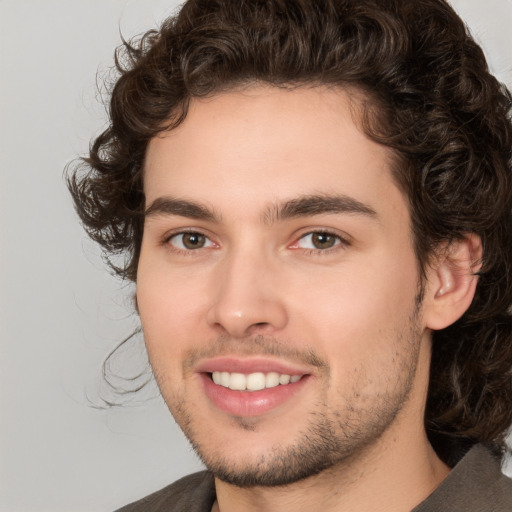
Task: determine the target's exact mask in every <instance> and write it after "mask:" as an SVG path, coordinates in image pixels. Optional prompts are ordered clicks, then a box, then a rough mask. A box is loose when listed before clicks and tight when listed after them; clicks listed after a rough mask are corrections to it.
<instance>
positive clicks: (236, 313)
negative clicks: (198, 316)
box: [207, 252, 288, 339]
mask: <svg viewBox="0 0 512 512" xmlns="http://www.w3.org/2000/svg"><path fill="white" fill-rule="evenodd" d="M276 274H279V272H278V269H276V268H275V265H272V264H271V263H270V262H269V261H268V260H266V259H265V257H264V256H263V255H259V256H258V255H254V254H250V255H249V254H247V252H246V253H242V252H239V253H238V254H231V255H230V256H229V257H228V258H226V259H225V260H224V261H223V262H222V263H220V264H219V268H218V269H217V271H216V275H215V277H214V281H215V283H214V286H213V289H214V293H213V296H212V301H211V307H210V308H209V310H208V313H207V321H208V323H209V325H211V326H212V327H214V328H215V329H217V330H218V331H221V333H222V334H227V335H229V336H230V337H232V338H237V339H243V338H246V337H248V336H251V335H255V334H272V333H275V332H277V331H279V330H281V329H283V328H284V327H285V326H286V324H287V323H288V314H287V311H286V307H285V303H284V300H283V298H284V297H283V291H284V290H283V289H282V287H280V286H279V284H278V279H277V277H278V276H277V275H276Z"/></svg>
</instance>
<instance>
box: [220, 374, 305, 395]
mask: <svg viewBox="0 0 512 512" xmlns="http://www.w3.org/2000/svg"><path fill="white" fill-rule="evenodd" d="M301 378H302V375H288V374H285V373H282V374H280V373H277V372H268V373H263V372H255V373H250V374H249V375H245V374H243V373H236V372H232V373H230V372H221V371H215V372H212V380H213V382H214V383H215V384H217V385H218V386H223V387H225V388H229V389H231V390H234V391H260V390H262V389H268V388H275V387H277V386H286V385H287V384H290V383H291V384H294V383H295V382H298V381H299V380H300V379H301Z"/></svg>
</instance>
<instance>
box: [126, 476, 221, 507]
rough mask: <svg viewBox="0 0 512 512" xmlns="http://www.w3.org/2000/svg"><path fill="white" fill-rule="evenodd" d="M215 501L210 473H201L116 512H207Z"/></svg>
mask: <svg viewBox="0 0 512 512" xmlns="http://www.w3.org/2000/svg"><path fill="white" fill-rule="evenodd" d="M214 501H215V485H214V479H213V476H212V475H211V473H209V472H208V471H201V472H199V473H194V474H192V475H188V476H186V477H184V478H181V479H180V480H177V481H176V482H174V483H173V484H171V485H168V486H167V487H164V488H163V489H160V490H159V491H157V492H154V493H153V494H150V495H149V496H146V497H145V498H142V499H141V500H139V501H136V502H134V503H131V504H130V505H126V506H124V507H122V508H120V509H118V510H117V511H116V512H185V511H186V512H209V511H210V509H211V507H212V505H213V502H214Z"/></svg>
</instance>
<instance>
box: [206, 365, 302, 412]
mask: <svg viewBox="0 0 512 512" xmlns="http://www.w3.org/2000/svg"><path fill="white" fill-rule="evenodd" d="M200 376H201V380H202V383H203V387H204V390H205V393H206V396H207V397H208V398H209V399H210V400H211V401H212V402H213V404H214V405H215V406H216V407H218V408H219V409H221V410H222V411H224V412H227V413H228V414H231V415H233V416H242V417H253V416H259V415H261V414H265V413H266V412H269V411H271V410H272V409H275V408H276V407H279V406H280V405H282V404H284V403H285V402H287V401H288V400H290V399H291V398H292V397H293V396H294V395H296V394H297V393H298V392H299V391H300V390H301V389H302V388H303V387H304V386H305V384H306V382H307V381H308V380H309V376H308V375H305V376H303V377H302V378H301V379H300V380H299V381H297V382H294V383H292V384H285V385H279V386H275V387H273V388H267V389H262V390H260V391H234V390H232V389H229V388H225V387H224V386H219V385H217V384H215V383H214V382H213V381H212V379H211V376H210V374H207V373H201V374H200Z"/></svg>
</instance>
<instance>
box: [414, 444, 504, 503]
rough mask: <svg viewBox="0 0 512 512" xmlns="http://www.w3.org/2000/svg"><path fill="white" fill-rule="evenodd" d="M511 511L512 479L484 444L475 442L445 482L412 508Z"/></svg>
mask: <svg viewBox="0 0 512 512" xmlns="http://www.w3.org/2000/svg"><path fill="white" fill-rule="evenodd" d="M438 510H446V511H447V512H448V511H450V512H473V511H478V512H510V511H512V480H511V479H510V478H508V477H507V476H505V475H504V474H503V473H502V471H501V460H500V459H499V458H497V457H495V456H494V455H493V454H492V453H491V452H490V451H489V450H487V448H485V447H484V446H483V445H476V446H474V447H473V448H472V449H471V450H470V451H469V452H468V453H467V454H466V455H465V456H464V457H463V459H462V460H461V461H460V462H459V463H458V464H457V465H456V466H455V467H454V468H453V469H452V471H451V473H450V474H449V475H448V476H447V477H446V479H445V480H444V482H442V483H441V485H440V486H439V487H438V488H437V489H436V490H435V491H434V492H433V493H432V494H431V495H430V496H429V497H428V498H427V499H426V500H425V501H424V502H423V503H422V504H420V505H419V506H418V507H417V508H415V509H414V510H413V512H432V511H438Z"/></svg>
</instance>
